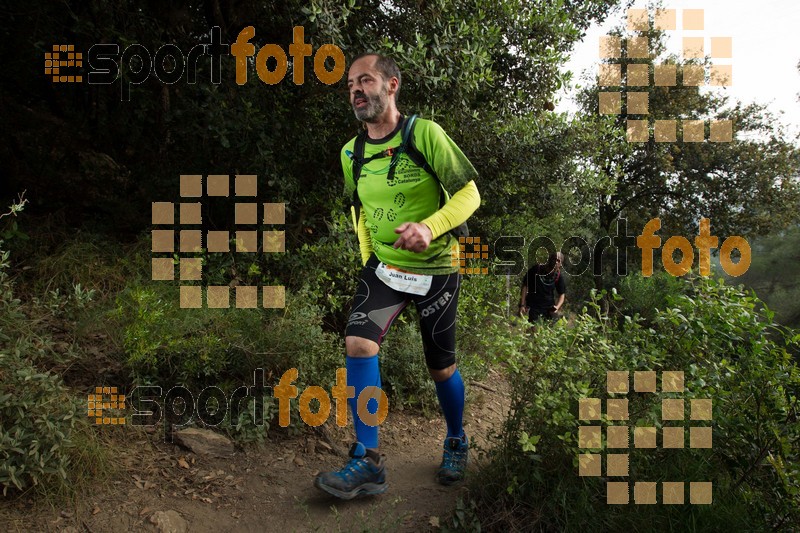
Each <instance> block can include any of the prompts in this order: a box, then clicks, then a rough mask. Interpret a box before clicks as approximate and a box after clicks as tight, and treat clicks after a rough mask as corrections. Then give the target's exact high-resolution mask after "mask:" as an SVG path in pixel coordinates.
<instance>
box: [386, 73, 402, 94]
mask: <svg viewBox="0 0 800 533" xmlns="http://www.w3.org/2000/svg"><path fill="white" fill-rule="evenodd" d="M399 85H400V81H399V80H398V79H397V78H395V77H394V76H392V77H391V78H389V91H388V92H389V94H394V93H396V92H397V88H398V87H399Z"/></svg>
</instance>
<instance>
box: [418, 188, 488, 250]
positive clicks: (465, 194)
mask: <svg viewBox="0 0 800 533" xmlns="http://www.w3.org/2000/svg"><path fill="white" fill-rule="evenodd" d="M480 205H481V195H480V193H478V187H477V186H476V185H475V181H474V180H472V181H470V182H469V183H467V184H466V185H464V188H463V189H461V190H460V191H458V192H457V193H455V194H454V195H453V197H452V198H450V200H449V201H448V202H447V203H446V204H444V205H443V206H442V208H441V209H439V210H438V211H436V212H435V213H434V214H432V215H431V216H429V217H428V218H426V219H425V220H423V221H422V223H423V224H425V225H426V226H428V227H429V228H430V229H431V233H432V234H433V238H434V239H436V238H438V237H440V236H441V235H444V234H445V233H447V232H448V231H450V230H451V229H453V228H456V227H458V226H460V225H461V224H463V223H464V222H466V221H467V219H468V218H469V217H470V216H472V213H474V212H475V210H476V209H478V207H480Z"/></svg>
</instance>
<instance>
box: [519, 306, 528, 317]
mask: <svg viewBox="0 0 800 533" xmlns="http://www.w3.org/2000/svg"><path fill="white" fill-rule="evenodd" d="M528 311H530V308H529V307H528V306H527V305H525V304H520V305H519V316H521V317H526V316H528Z"/></svg>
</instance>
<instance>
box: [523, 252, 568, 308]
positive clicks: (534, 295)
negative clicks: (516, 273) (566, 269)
mask: <svg viewBox="0 0 800 533" xmlns="http://www.w3.org/2000/svg"><path fill="white" fill-rule="evenodd" d="M563 262H564V254H562V253H561V252H555V253H552V254H550V255H549V257H548V258H547V263H545V264H536V265H533V266H532V267H531V268H530V269H529V270H528V272H526V273H525V277H523V278H522V288H521V289H520V295H519V315H520V316H525V315H528V321H529V322H530V323H531V324H533V323H534V322H535V321H537V320H543V319H548V320H556V319H558V318H559V317H560V316H561V308H562V307H563V306H564V295H565V294H566V292H567V284H566V282H565V281H564V276H562V275H561V267H562V266H563Z"/></svg>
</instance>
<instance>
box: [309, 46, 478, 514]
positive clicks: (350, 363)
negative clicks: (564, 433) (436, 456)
mask: <svg viewBox="0 0 800 533" xmlns="http://www.w3.org/2000/svg"><path fill="white" fill-rule="evenodd" d="M400 80H401V76H400V70H399V69H398V67H397V64H396V63H395V62H394V60H393V59H391V58H388V57H384V56H381V55H378V54H364V55H361V56H359V57H357V58H356V59H355V60H354V61H353V63H352V64H351V65H350V71H349V73H348V78H347V85H348V88H349V91H350V104H351V105H352V107H353V111H354V112H355V115H356V118H358V119H359V120H360V121H362V122H363V123H364V124H365V125H366V131H363V132H362V133H361V134H360V135H359V136H357V137H355V138H353V139H351V140H350V141H349V142H348V143H347V144H346V145H345V146H344V147H343V148H342V153H341V158H342V170H343V171H344V181H345V193H346V194H347V195H348V197H349V196H352V195H353V192H354V191H356V192H357V196H353V197H354V199H355V202H354V215H355V216H356V218H357V222H356V227H357V231H358V240H359V247H360V250H361V260H362V263H363V265H364V268H363V269H362V271H361V275H360V279H359V282H358V288H357V290H356V294H355V297H354V300H353V307H352V310H351V314H350V318H349V321H348V325H347V329H346V331H345V347H346V350H347V357H346V363H345V366H346V369H347V385H348V386H352V387H354V389H355V397H354V398H352V399H350V400H349V404H350V409H351V411H352V413H353V420H354V424H355V431H356V442H355V443H354V444H353V445H352V447H351V448H350V457H351V459H350V461H349V462H348V463H347V465H345V466H344V468H342V469H341V470H339V471H337V472H326V473H323V474H320V475H318V476H317V478H316V480H315V481H314V484H315V485H316V486H317V487H319V488H320V489H322V490H324V491H326V492H328V493H330V494H333V495H334V496H337V497H339V498H343V499H351V498H354V497H356V496H358V495H362V494H380V493H383V492H385V491H386V489H387V488H388V485H387V483H386V467H385V457H384V456H383V455H381V454H380V453H379V452H378V427H377V426H370V425H368V424H366V423H365V422H364V421H362V420H361V419H360V418H359V415H358V412H357V399H358V395H359V394H360V393H361V391H363V390H364V389H365V388H366V387H380V386H381V380H380V372H379V366H378V360H379V353H378V352H379V349H380V345H381V341H382V340H383V337H384V335H386V332H387V331H388V330H389V327H390V326H391V324H392V322H393V321H394V319H395V318H396V317H397V315H399V314H400V312H401V311H402V310H403V309H404V308H405V307H406V306H407V305H408V304H409V303H411V302H413V303H414V305H416V308H417V310H418V312H419V317H420V323H419V328H420V331H421V333H422V344H423V348H424V352H425V361H426V364H427V366H428V370H429V372H430V374H431V377H432V378H433V380H434V382H435V384H436V393H437V396H438V398H439V404H440V406H441V408H442V412H443V413H444V418H445V421H446V424H447V436H446V438H445V440H444V454H443V457H442V462H441V465H440V466H439V469H438V470H437V472H436V478H437V480H438V481H439V482H440V483H442V484H444V485H450V484H452V483H455V482H457V481H459V480H461V479H463V477H464V470H465V468H466V466H467V450H468V442H467V436H466V435H465V434H464V430H463V427H462V414H463V411H464V382H463V381H462V379H461V375H460V374H459V372H458V369H457V368H456V358H455V347H456V310H457V307H458V290H459V285H460V277H459V274H458V266H457V265H458V263H457V262H455V263H454V262H453V261H452V258H453V257H455V258H458V252H459V248H458V246H459V245H458V239H457V238H456V237H455V236H453V234H452V233H450V232H451V230H453V229H454V228H457V227H458V226H459V225H461V224H463V223H464V222H465V221H466V220H467V219H468V218H469V217H470V215H472V213H473V212H474V211H475V210H476V209H477V208H478V206H479V205H480V195H479V194H478V189H477V187H476V186H475V181H474V180H475V178H476V177H477V172H476V171H475V168H474V167H473V166H472V164H471V163H470V162H469V160H468V159H467V158H466V156H465V155H464V154H463V153H462V152H461V150H460V149H459V148H458V146H456V144H455V143H454V142H453V140H452V139H450V137H449V136H448V135H447V134H446V133H445V132H444V130H443V129H442V128H441V127H440V126H439V125H438V124H436V123H434V122H432V121H429V120H424V119H417V120H416V121H414V120H413V118H414V117H411V118H410V119H409V117H404V116H403V115H401V114H400V112H399V111H398V110H397V106H396V102H397V95H398V93H399V91H400ZM411 125H413V127H410V126H411ZM405 131H410V134H407V135H408V137H409V141H408V144H409V145H411V144H413V146H408V147H406V146H401V145H403V143H402V139H403V133H404V132H405ZM412 141H413V142H412ZM398 148H399V149H398ZM409 153H411V155H409ZM420 156H421V157H422V159H420ZM412 159H414V160H416V163H415V161H414V160H412ZM426 169H427V170H426ZM354 170H355V172H354ZM437 177H438V179H437ZM440 183H441V185H440ZM442 187H444V189H445V190H447V191H450V192H453V191H456V192H455V194H453V196H452V198H450V199H449V200H447V201H446V203H445V198H446V197H445V195H444V194H443V191H442ZM454 264H455V266H454ZM367 410H368V411H369V413H371V414H372V413H375V412H376V411H377V402H376V401H375V400H370V403H368V404H367Z"/></svg>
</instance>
